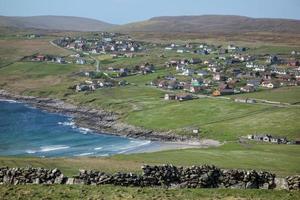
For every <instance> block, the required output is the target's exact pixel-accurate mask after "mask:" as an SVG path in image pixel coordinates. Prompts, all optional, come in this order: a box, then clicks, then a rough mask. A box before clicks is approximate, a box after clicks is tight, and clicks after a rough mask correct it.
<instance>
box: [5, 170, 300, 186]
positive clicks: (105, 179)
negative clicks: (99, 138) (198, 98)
mask: <svg viewBox="0 0 300 200" xmlns="http://www.w3.org/2000/svg"><path fill="white" fill-rule="evenodd" d="M142 172H143V173H142V174H133V173H122V172H118V173H114V174H108V173H105V172H100V171H94V170H80V171H79V174H78V175H76V176H73V177H65V176H64V175H63V174H62V173H61V171H60V170H58V169H50V170H48V169H43V168H8V167H2V168H0V184H14V185H18V184H70V185H71V184H84V185H102V184H112V185H120V186H135V187H168V188H170V187H177V188H238V189H288V190H299V189H300V176H299V175H296V176H289V177H286V178H278V179H277V178H276V177H275V174H272V173H270V172H266V171H255V170H250V171H246V170H237V169H230V170H227V169H220V168H217V167H216V166H213V165H203V166H192V167H186V168H184V167H176V166H173V165H161V166H149V165H144V166H142Z"/></svg>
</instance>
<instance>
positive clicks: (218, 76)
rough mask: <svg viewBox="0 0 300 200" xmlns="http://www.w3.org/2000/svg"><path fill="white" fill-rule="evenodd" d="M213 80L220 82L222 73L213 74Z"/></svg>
mask: <svg viewBox="0 0 300 200" xmlns="http://www.w3.org/2000/svg"><path fill="white" fill-rule="evenodd" d="M213 80H214V81H219V80H221V74H220V73H214V74H213Z"/></svg>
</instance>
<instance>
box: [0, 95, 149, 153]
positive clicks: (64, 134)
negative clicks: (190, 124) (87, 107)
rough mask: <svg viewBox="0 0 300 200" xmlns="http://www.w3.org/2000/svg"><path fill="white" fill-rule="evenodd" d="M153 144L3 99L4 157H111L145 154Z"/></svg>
mask: <svg viewBox="0 0 300 200" xmlns="http://www.w3.org/2000/svg"><path fill="white" fill-rule="evenodd" d="M151 145H153V144H152V142H150V141H145V140H136V139H129V138H125V137H119V136H113V135H107V134H99V133H95V132H93V131H91V130H89V129H85V128H80V127H76V126H75V124H74V122H73V121H72V118H71V117H69V116H65V115H61V114H56V113H48V112H45V111H42V110H39V109H35V108H32V107H30V106H28V105H26V104H23V103H18V102H15V101H5V100H0V155H2V156H3V155H5V156H7V155H10V156H11V155H22V156H36V157H77V156H110V155H114V154H121V153H129V152H135V151H141V149H143V148H149V146H151ZM154 145H155V144H154Z"/></svg>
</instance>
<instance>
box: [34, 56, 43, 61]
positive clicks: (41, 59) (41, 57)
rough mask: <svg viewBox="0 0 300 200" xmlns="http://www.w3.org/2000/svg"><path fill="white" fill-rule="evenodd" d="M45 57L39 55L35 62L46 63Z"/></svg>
mask: <svg viewBox="0 0 300 200" xmlns="http://www.w3.org/2000/svg"><path fill="white" fill-rule="evenodd" d="M45 58H46V57H45V56H44V55H37V56H35V60H36V61H44V60H45Z"/></svg>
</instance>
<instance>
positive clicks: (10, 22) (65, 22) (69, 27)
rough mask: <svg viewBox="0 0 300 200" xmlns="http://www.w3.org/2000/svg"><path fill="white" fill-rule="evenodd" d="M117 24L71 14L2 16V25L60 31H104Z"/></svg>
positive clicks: (0, 17)
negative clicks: (71, 15)
mask: <svg viewBox="0 0 300 200" xmlns="http://www.w3.org/2000/svg"><path fill="white" fill-rule="evenodd" d="M114 26H115V25H113V24H109V23H106V22H103V21H99V20H95V19H89V18H83V17H70V16H32V17H7V16H0V27H10V28H19V29H46V30H59V31H104V30H106V29H108V28H112V27H114Z"/></svg>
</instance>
